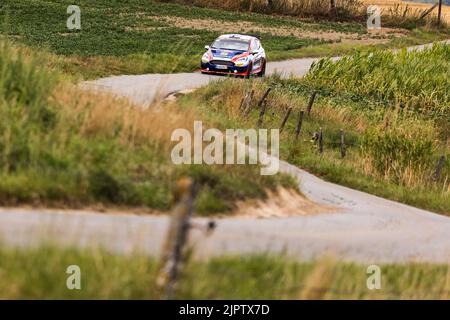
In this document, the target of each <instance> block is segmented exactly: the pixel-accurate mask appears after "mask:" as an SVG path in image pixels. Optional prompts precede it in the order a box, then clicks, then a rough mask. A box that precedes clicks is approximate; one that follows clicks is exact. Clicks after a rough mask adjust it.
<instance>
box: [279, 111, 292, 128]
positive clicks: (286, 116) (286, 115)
mask: <svg viewBox="0 0 450 320" xmlns="http://www.w3.org/2000/svg"><path fill="white" fill-rule="evenodd" d="M291 112H292V107H289V108H288V110H287V112H286V114H285V116H284V118H283V121H282V122H281V125H280V133H281V132H283V129H284V126H285V125H286V122H287V121H288V119H289V116H290V115H291Z"/></svg>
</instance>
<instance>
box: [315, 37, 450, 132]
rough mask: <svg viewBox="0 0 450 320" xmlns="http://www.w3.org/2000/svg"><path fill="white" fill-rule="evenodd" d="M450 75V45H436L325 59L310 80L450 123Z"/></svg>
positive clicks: (366, 52) (336, 89)
mask: <svg viewBox="0 0 450 320" xmlns="http://www.w3.org/2000/svg"><path fill="white" fill-rule="evenodd" d="M449 74H450V46H449V45H446V44H435V45H434V46H433V47H432V48H430V49H426V50H423V51H407V50H406V49H404V50H401V51H399V52H390V51H373V52H370V51H361V52H358V53H356V54H355V55H351V56H346V57H343V58H342V59H340V60H338V61H336V62H333V61H332V60H331V59H323V60H321V61H319V62H318V63H316V64H315V65H314V66H313V67H312V69H311V71H310V72H309V74H308V75H307V77H306V79H307V80H308V81H310V82H314V83H315V84H316V85H323V86H327V87H332V88H333V90H335V91H339V92H345V93H347V94H349V93H353V94H358V95H362V96H369V97H374V98H376V99H380V100H384V101H388V102H390V104H391V105H393V106H399V107H400V108H401V109H402V110H404V111H405V112H407V111H413V112H417V113H420V114H425V115H430V116H432V117H434V118H441V119H443V120H444V121H445V122H447V124H448V123H450V90H449V88H450V77H449V76H448V75H449ZM445 122H444V123H445ZM448 128H449V127H448V126H447V129H448Z"/></svg>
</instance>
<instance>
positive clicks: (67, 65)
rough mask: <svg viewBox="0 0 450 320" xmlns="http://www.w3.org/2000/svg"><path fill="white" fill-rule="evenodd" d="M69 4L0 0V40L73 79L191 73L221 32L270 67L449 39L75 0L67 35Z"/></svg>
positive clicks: (135, 1) (143, 1) (139, 0)
mask: <svg viewBox="0 0 450 320" xmlns="http://www.w3.org/2000/svg"><path fill="white" fill-rule="evenodd" d="M71 4H73V3H72V2H70V1H69V0H65V1H59V0H53V1H31V0H3V1H1V3H0V33H1V34H2V35H4V36H6V37H7V38H8V39H11V40H14V41H16V42H17V43H23V44H25V45H28V46H32V47H37V48H39V49H40V50H45V51H47V52H48V53H49V56H50V57H51V59H49V62H48V64H49V65H50V66H52V67H56V68H58V69H61V70H63V71H64V72H66V73H68V74H71V75H75V76H76V77H77V78H82V79H91V78H97V77H103V76H107V75H113V74H114V75H115V74H141V73H171V72H186V71H193V70H195V69H197V68H198V67H199V59H200V56H201V54H202V53H203V50H204V49H203V47H204V45H205V44H209V43H210V42H211V41H212V40H213V39H214V38H215V37H217V36H218V35H219V34H221V33H225V32H229V33H231V32H246V33H258V34H260V35H261V36H262V39H263V42H264V46H265V48H266V50H267V52H268V56H269V59H270V60H278V59H287V58H295V57H305V56H324V55H336V54H343V53H349V52H352V51H354V49H355V47H359V46H362V47H365V46H367V45H368V44H369V43H368V42H367V40H370V41H369V42H370V45H376V46H383V47H396V46H404V45H408V44H411V43H417V42H422V43H423V42H428V41H435V40H440V39H444V38H447V37H448V35H449V33H448V31H446V29H445V30H442V31H436V30H429V31H426V30H423V31H418V30H415V31H413V32H410V33H409V34H408V35H407V36H402V37H400V38H399V37H398V35H392V34H387V35H383V36H380V35H370V34H367V30H366V28H365V25H364V23H361V22H339V23H336V22H330V21H321V22H311V21H309V20H300V19H299V18H293V17H280V16H270V15H264V14H255V13H248V12H231V11H224V10H217V9H208V8H200V7H193V6H184V5H179V4H174V3H160V2H155V1H152V0H132V1H127V2H122V1H109V0H82V1H78V2H77V5H78V6H79V7H80V8H81V27H82V29H81V30H79V31H69V30H68V29H67V27H66V21H67V18H68V17H69V15H68V14H67V13H66V10H67V7H68V5H71ZM324 32H325V33H327V34H328V37H327V36H325V37H322V34H323V33H324Z"/></svg>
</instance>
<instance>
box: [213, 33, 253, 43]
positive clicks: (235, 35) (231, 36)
mask: <svg viewBox="0 0 450 320" xmlns="http://www.w3.org/2000/svg"><path fill="white" fill-rule="evenodd" d="M218 39H230V40H244V41H251V40H254V39H257V37H255V36H250V35H246V34H238V33H233V34H223V35H221V36H220V37H219V38H218Z"/></svg>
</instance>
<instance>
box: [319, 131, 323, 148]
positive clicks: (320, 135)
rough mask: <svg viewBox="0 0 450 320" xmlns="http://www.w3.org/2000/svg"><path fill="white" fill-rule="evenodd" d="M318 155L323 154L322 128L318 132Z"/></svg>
mask: <svg viewBox="0 0 450 320" xmlns="http://www.w3.org/2000/svg"><path fill="white" fill-rule="evenodd" d="M319 153H320V154H322V153H323V130H322V128H320V131H319Z"/></svg>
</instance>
